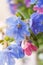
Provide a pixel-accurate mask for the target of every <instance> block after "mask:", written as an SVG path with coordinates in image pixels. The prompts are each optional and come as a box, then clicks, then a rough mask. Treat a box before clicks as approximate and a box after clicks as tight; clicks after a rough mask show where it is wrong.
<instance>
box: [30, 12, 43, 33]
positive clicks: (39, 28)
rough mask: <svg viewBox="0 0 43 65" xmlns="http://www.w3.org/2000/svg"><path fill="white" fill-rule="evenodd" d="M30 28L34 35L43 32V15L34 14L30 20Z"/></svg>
mask: <svg viewBox="0 0 43 65" xmlns="http://www.w3.org/2000/svg"><path fill="white" fill-rule="evenodd" d="M30 28H31V30H32V31H33V32H34V34H38V33H40V32H43V14H38V13H33V14H32V16H31V18H30Z"/></svg>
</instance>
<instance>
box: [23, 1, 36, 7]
mask: <svg viewBox="0 0 43 65" xmlns="http://www.w3.org/2000/svg"><path fill="white" fill-rule="evenodd" d="M35 2H36V0H24V3H25V5H26V7H30V5H31V4H34V3H35Z"/></svg>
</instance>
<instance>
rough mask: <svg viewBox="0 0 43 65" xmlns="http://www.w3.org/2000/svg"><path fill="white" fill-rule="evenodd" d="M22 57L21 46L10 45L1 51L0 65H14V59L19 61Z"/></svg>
mask: <svg viewBox="0 0 43 65" xmlns="http://www.w3.org/2000/svg"><path fill="white" fill-rule="evenodd" d="M23 57H24V51H23V49H22V48H21V46H18V45H14V44H12V45H10V46H8V47H7V48H6V49H4V50H3V51H0V65H5V64H7V65H14V64H15V58H16V59H19V58H23Z"/></svg>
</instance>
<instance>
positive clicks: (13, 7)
mask: <svg viewBox="0 0 43 65" xmlns="http://www.w3.org/2000/svg"><path fill="white" fill-rule="evenodd" d="M7 2H8V4H9V9H10V11H11V13H13V14H15V13H16V12H17V9H18V6H19V5H18V4H16V3H14V1H13V0H7Z"/></svg>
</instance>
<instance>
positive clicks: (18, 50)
mask: <svg viewBox="0 0 43 65" xmlns="http://www.w3.org/2000/svg"><path fill="white" fill-rule="evenodd" d="M7 49H9V50H11V51H12V55H13V56H14V57H15V58H17V59H18V58H23V57H24V55H25V54H24V51H23V49H22V47H21V46H20V45H17V44H12V45H10V46H9V47H8V48H7Z"/></svg>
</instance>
